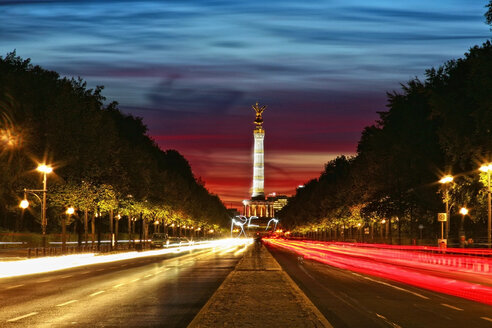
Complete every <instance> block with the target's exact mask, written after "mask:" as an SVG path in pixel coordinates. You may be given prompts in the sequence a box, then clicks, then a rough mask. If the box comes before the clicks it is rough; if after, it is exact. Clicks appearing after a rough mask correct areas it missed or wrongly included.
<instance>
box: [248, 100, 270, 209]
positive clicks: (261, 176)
mask: <svg viewBox="0 0 492 328" xmlns="http://www.w3.org/2000/svg"><path fill="white" fill-rule="evenodd" d="M252 107H253V109H254V110H255V112H256V118H255V124H256V128H255V130H254V132H253V134H254V137H255V148H254V152H253V156H254V163H253V193H252V194H251V199H260V200H261V199H265V192H264V188H265V151H264V149H263V140H264V139H265V130H263V126H262V124H263V117H262V116H261V114H262V113H263V112H264V111H265V109H266V107H267V106H262V107H259V106H258V103H256V105H254V106H252Z"/></svg>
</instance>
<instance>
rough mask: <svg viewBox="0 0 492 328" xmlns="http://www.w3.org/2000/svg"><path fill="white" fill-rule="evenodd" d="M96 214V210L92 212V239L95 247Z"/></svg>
mask: <svg viewBox="0 0 492 328" xmlns="http://www.w3.org/2000/svg"><path fill="white" fill-rule="evenodd" d="M95 218H96V215H95V213H94V212H92V218H91V240H92V247H94V243H95V242H96V221H95Z"/></svg>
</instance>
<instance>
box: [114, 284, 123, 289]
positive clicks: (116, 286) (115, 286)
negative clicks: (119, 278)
mask: <svg viewBox="0 0 492 328" xmlns="http://www.w3.org/2000/svg"><path fill="white" fill-rule="evenodd" d="M124 285H125V284H118V285H114V286H113V288H118V287H121V286H124Z"/></svg>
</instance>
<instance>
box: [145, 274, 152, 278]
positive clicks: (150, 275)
mask: <svg viewBox="0 0 492 328" xmlns="http://www.w3.org/2000/svg"><path fill="white" fill-rule="evenodd" d="M152 276H153V274H148V275H146V276H145V277H144V278H148V277H152Z"/></svg>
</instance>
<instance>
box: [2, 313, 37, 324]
mask: <svg viewBox="0 0 492 328" xmlns="http://www.w3.org/2000/svg"><path fill="white" fill-rule="evenodd" d="M36 314H38V313H37V312H31V313H28V314H24V315H21V316H20V317H16V318H12V319H9V320H7V322H14V321H17V320H20V319H24V318H27V317H31V316H33V315H36Z"/></svg>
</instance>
